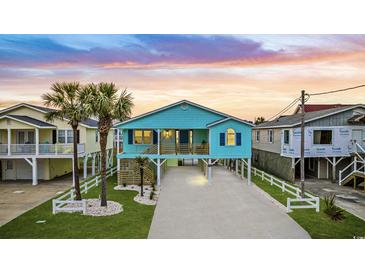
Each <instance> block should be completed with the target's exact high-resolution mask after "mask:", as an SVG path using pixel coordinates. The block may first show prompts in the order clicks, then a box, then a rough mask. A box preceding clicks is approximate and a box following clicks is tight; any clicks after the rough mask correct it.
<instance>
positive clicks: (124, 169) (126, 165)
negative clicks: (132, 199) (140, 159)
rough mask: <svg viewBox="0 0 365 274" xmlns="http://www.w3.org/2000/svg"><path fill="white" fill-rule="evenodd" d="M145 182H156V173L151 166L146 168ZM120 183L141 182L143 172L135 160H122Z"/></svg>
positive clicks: (144, 173)
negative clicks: (141, 172)
mask: <svg viewBox="0 0 365 274" xmlns="http://www.w3.org/2000/svg"><path fill="white" fill-rule="evenodd" d="M143 177H144V184H153V183H155V175H154V171H153V169H152V168H151V166H148V167H147V168H145V169H144V172H143ZM118 181H119V183H120V184H123V183H126V184H140V182H141V174H140V170H139V167H138V165H137V164H136V162H135V161H134V160H122V161H121V163H120V173H119V180H118Z"/></svg>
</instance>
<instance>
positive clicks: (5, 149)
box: [0, 144, 8, 154]
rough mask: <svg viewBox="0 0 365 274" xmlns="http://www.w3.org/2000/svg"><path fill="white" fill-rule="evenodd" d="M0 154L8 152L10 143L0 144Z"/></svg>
mask: <svg viewBox="0 0 365 274" xmlns="http://www.w3.org/2000/svg"><path fill="white" fill-rule="evenodd" d="M0 154H8V145H6V144H0Z"/></svg>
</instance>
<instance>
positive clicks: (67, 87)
mask: <svg viewBox="0 0 365 274" xmlns="http://www.w3.org/2000/svg"><path fill="white" fill-rule="evenodd" d="M51 90H52V93H45V94H43V95H42V99H43V101H44V103H45V105H46V106H47V107H54V108H55V109H56V110H55V111H51V112H47V113H46V119H47V121H53V120H54V119H56V118H58V119H60V120H67V122H68V124H69V125H70V126H71V128H72V133H73V170H74V174H73V176H74V182H75V186H74V187H75V196H76V200H81V192H80V182H79V174H78V172H79V168H78V166H79V165H78V151H77V128H78V125H79V123H80V122H82V121H83V120H85V119H86V118H88V117H89V114H88V113H87V111H85V109H84V108H83V107H82V106H83V101H82V98H81V86H80V84H79V83H78V82H71V83H65V82H63V83H55V84H53V85H52V86H51Z"/></svg>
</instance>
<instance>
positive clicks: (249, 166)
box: [247, 158, 251, 185]
mask: <svg viewBox="0 0 365 274" xmlns="http://www.w3.org/2000/svg"><path fill="white" fill-rule="evenodd" d="M247 182H248V184H249V185H251V158H248V159H247Z"/></svg>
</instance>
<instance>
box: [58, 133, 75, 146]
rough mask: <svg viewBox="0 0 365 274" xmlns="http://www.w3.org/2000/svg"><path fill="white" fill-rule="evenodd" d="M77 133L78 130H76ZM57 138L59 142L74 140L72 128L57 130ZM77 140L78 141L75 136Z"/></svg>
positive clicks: (69, 142) (65, 142)
mask: <svg viewBox="0 0 365 274" xmlns="http://www.w3.org/2000/svg"><path fill="white" fill-rule="evenodd" d="M77 134H78V135H79V131H77ZM57 136H58V137H57V140H58V143H59V144H72V143H73V141H74V138H73V131H72V129H59V130H57ZM77 142H79V140H78V138H77Z"/></svg>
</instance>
